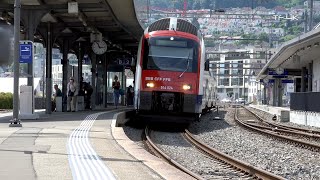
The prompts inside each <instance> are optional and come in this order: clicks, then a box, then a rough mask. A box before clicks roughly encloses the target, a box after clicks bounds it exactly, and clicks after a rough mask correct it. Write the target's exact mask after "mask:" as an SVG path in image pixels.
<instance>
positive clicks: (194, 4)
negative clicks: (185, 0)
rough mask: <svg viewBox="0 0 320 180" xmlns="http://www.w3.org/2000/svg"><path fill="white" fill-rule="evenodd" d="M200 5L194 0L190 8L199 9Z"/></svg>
mask: <svg viewBox="0 0 320 180" xmlns="http://www.w3.org/2000/svg"><path fill="white" fill-rule="evenodd" d="M200 8H201V5H200V2H199V1H194V3H193V5H192V9H200Z"/></svg>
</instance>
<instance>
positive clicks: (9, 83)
mask: <svg viewBox="0 0 320 180" xmlns="http://www.w3.org/2000/svg"><path fill="white" fill-rule="evenodd" d="M33 82H34V89H37V91H39V90H40V89H38V88H40V84H39V82H40V78H34V79H33ZM27 83H28V79H27V78H19V87H20V86H21V85H27ZM0 84H1V86H0V92H11V93H13V78H11V77H10V78H8V77H6V78H4V77H2V78H1V77H0Z"/></svg>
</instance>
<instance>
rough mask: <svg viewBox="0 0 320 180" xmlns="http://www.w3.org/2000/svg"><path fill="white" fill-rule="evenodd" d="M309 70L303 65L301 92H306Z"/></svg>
mask: <svg viewBox="0 0 320 180" xmlns="http://www.w3.org/2000/svg"><path fill="white" fill-rule="evenodd" d="M306 72H307V69H306V67H302V70H301V92H306V79H305V77H306V74H307V73H306Z"/></svg>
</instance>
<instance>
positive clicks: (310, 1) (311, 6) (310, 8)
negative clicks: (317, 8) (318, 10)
mask: <svg viewBox="0 0 320 180" xmlns="http://www.w3.org/2000/svg"><path fill="white" fill-rule="evenodd" d="M308 4H309V11H310V12H309V13H310V15H309V21H308V22H309V24H308V26H309V31H311V30H312V28H313V0H309V2H308Z"/></svg>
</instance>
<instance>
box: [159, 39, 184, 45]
mask: <svg viewBox="0 0 320 180" xmlns="http://www.w3.org/2000/svg"><path fill="white" fill-rule="evenodd" d="M156 45H157V46H172V47H188V44H187V41H174V40H162V39H158V40H156Z"/></svg>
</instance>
